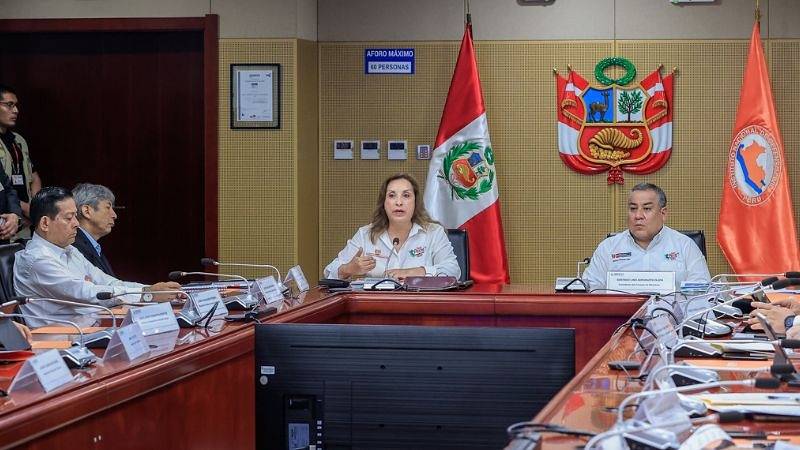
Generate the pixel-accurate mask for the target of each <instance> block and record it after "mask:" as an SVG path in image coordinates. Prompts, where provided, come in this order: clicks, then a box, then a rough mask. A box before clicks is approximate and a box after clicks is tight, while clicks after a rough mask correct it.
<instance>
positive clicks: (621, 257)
mask: <svg viewBox="0 0 800 450" xmlns="http://www.w3.org/2000/svg"><path fill="white" fill-rule="evenodd" d="M626 259H631V252H625V253H612V254H611V262H617V261H624V260H626Z"/></svg>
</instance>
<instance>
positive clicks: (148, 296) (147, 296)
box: [142, 292, 153, 303]
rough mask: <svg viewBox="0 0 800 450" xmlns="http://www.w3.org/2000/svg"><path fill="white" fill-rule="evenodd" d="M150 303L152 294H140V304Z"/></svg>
mask: <svg viewBox="0 0 800 450" xmlns="http://www.w3.org/2000/svg"><path fill="white" fill-rule="evenodd" d="M152 301H153V294H151V293H149V292H145V293H144V294H142V302H143V303H148V302H152Z"/></svg>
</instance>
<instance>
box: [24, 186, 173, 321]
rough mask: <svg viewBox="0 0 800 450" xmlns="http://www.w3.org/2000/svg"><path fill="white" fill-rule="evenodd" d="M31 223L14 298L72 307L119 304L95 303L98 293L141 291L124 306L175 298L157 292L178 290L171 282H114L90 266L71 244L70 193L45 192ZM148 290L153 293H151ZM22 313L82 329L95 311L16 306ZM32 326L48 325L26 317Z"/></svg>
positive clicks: (34, 205)
mask: <svg viewBox="0 0 800 450" xmlns="http://www.w3.org/2000/svg"><path fill="white" fill-rule="evenodd" d="M30 211H31V219H32V221H33V223H34V225H35V227H36V228H35V230H34V233H33V237H32V238H31V240H30V242H28V244H27V245H26V246H25V249H24V250H21V251H20V252H19V253H17V255H16V258H15V262H14V289H15V290H16V291H17V295H20V296H25V297H31V298H53V299H58V300H69V301H73V302H80V303H88V304H95V305H98V304H102V305H103V306H113V305H114V304H117V303H119V300H113V299H112V300H111V301H100V300H98V299H97V294H98V293H99V292H111V293H112V294H113V295H118V294H123V293H124V292H128V291H145V293H143V294H140V293H137V294H127V295H124V296H121V297H120V298H121V299H122V301H123V302H138V301H143V300H144V301H147V300H150V299H152V300H155V301H169V300H171V299H173V298H175V297H176V294H174V293H160V294H159V293H157V292H158V291H164V290H178V289H180V284H178V283H175V282H165V283H156V284H154V285H152V286H145V285H143V284H140V283H132V282H127V281H121V280H118V279H116V278H114V277H112V276H110V275H107V274H105V273H104V272H103V271H102V270H100V269H98V268H97V267H95V266H94V265H93V264H92V263H90V262H89V261H88V260H86V258H85V257H84V256H83V255H82V254H81V253H80V252H79V251H78V250H77V249H75V247H73V246H72V245H71V244H72V243H73V242H74V241H75V235H76V233H77V232H78V219H77V208H76V206H75V201H74V200H73V198H72V194H71V193H70V192H69V191H68V190H66V189H64V188H60V187H47V188H44V189H42V190H41V191H39V192H38V193H37V194H36V195H34V197H33V200H32V201H31V209H30ZM147 291H153V293H152V294H150V293H147ZM20 308H21V310H22V313H23V314H30V315H38V316H46V317H56V318H60V319H66V320H74V321H77V322H79V323H80V324H81V325H83V326H86V325H90V324H91V323H92V322H94V318H93V317H92V316H91V313H96V312H97V309H96V308H80V307H72V306H67V305H58V304H55V303H52V302H47V301H35V300H34V301H30V302H28V303H26V304H25V305H22V306H21V307H20ZM26 322H27V323H28V325H30V326H32V327H38V326H43V325H45V324H47V323H49V322H48V321H47V320H44V319H37V318H33V317H30V318H26Z"/></svg>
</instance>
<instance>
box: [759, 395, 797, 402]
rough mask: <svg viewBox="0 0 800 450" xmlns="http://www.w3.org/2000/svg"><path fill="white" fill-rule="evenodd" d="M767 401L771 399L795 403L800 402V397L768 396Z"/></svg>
mask: <svg viewBox="0 0 800 450" xmlns="http://www.w3.org/2000/svg"><path fill="white" fill-rule="evenodd" d="M767 399H769V400H789V401H793V402H800V397H796V396H788V395H768V396H767Z"/></svg>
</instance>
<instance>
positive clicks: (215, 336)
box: [0, 285, 646, 450]
mask: <svg viewBox="0 0 800 450" xmlns="http://www.w3.org/2000/svg"><path fill="white" fill-rule="evenodd" d="M645 300H646V297H644V296H627V295H616V294H610V295H587V294H581V293H570V294H561V293H559V294H556V293H554V292H553V290H552V287H543V286H531V285H503V286H500V285H485V286H473V287H472V288H470V289H468V290H465V291H459V292H435V293H434V292H427V293H426V292H383V291H371V292H367V291H361V292H337V293H329V292H327V291H325V290H323V289H321V288H312V289H311V290H310V291H308V292H304V293H301V294H299V295H296V296H294V297H293V298H291V299H287V300H285V301H284V302H283V303H281V304H280V305H279V311H278V312H277V313H276V314H273V315H270V316H268V317H262V318H261V321H262V322H263V323H338V324H383V325H436V326H476V327H559V328H574V329H575V347H576V348H575V350H576V351H575V367H576V371H579V374H578V376H577V377H576V378H575V379H574V380H573V381H572V382H571V383H570V384H569V385H567V386H566V387H565V388H564V390H562V391H561V393H560V394H559V395H558V396H556V397H555V398H554V399H553V401H552V402H551V403H550V404H549V405H548V406H547V407H546V408H545V410H544V411H542V412H541V413H540V414H539V416H538V417H537V419H540V418H541V419H543V420H544V419H546V420H550V421H554V422H559V421H561V422H564V421H573V420H574V421H575V422H576V426H578V427H580V426H579V425H580V424H581V423H582V421H583V420H584V419H585V420H589V421H590V423H592V425H593V426H598V427H599V426H602V425H604V424H605V423H606V422H607V421H605V422H604V420H605V419H604V418H602V417H601V418H600V419H597V420H595V419H596V418H595V417H594V414H595V413H594V412H592V411H591V408H589V407H586V405H588V404H589V400H588V399H583V400H581V401H582V402H583V404H582V406H583V409H581V408H578V409H579V410H580V411H581V412H579V413H576V412H575V404H576V402H578V401H577V400H575V399H574V394H573V393H574V392H578V391H580V390H581V389H586V387H587V383H588V384H589V385H592V383H596V384H597V386H595V387H597V388H598V389H601V390H602V389H603V388H606V389H607V388H608V386H607V385H608V383H609V381H607V380H605V379H604V378H603V375H602V374H600V372H602V361H604V358H608V357H609V355H610V354H612V353H614V352H618V351H621V349H619V348H616V346H618V345H619V342H620V341H619V339H623V340H624V339H625V334H624V333H622V332H617V333H616V334H613V336H612V333H614V332H615V330H617V328H618V327H619V326H620V325H621V324H623V323H625V322H626V321H627V320H628V319H629V318H630V317H631V316H632V315H634V314H635V313H636V312H637V310H639V308H640V307H641V305H642V304H643V302H644V301H645ZM169 339H174V343H171V345H170V346H168V347H167V349H166V350H164V351H162V352H159V353H160V354H156V355H151V356H149V357H147V358H141V359H137V360H135V361H133V362H109V363H103V364H99V363H98V364H96V365H94V366H92V367H90V368H88V369H83V370H79V371H75V370H74V371H73V373H74V374H76V376H77V380H76V381H74V382H72V383H70V384H68V385H65V386H63V387H61V388H59V389H57V390H56V391H53V392H51V393H49V394H35V395H34V394H32V395H12V396H11V397H5V398H0V448H14V447H21V448H32V449H37V448H47V449H59V448H65V449H72V448H97V449H102V448H113V449H115V450H118V449H125V448H210V449H216V448H243V449H251V448H254V447H255V418H254V411H255V394H254V392H255V367H254V355H253V350H254V326H253V324H252V323H242V322H225V321H222V320H215V321H213V322H212V323H211V324H210V326H209V328H208V329H204V328H193V329H181V330H180V332H179V333H175V334H174V335H173V336H171V337H169ZM609 339H611V340H610V341H609ZM172 344H174V348H172ZM100 351H102V350H100ZM19 365H20V364H19V363H16V364H10V365H6V366H3V367H2V370H0V388H4V389H7V388H8V385H9V384H10V382H11V377H12V376H13V374H14V372H15V370H18V369H19ZM598 371H600V372H598ZM592 392H594V391H592ZM613 394H614V395H609V396H608V401H609V404H610V403H613V399H615V398H618V395H616V393H613ZM600 397H602V398H606V397H604V396H603V395H600ZM591 401H592V402H595V403H591V405H593V406H594V405H596V404H597V403H596V402H597V401H600V402H601V403H602V402H603V401H605V400H597V399H593V400H591ZM532 413H533V412H532ZM584 416H585V417H584ZM598 420H599V421H598ZM584 427H585V426H584ZM548 444H549V441H548Z"/></svg>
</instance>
